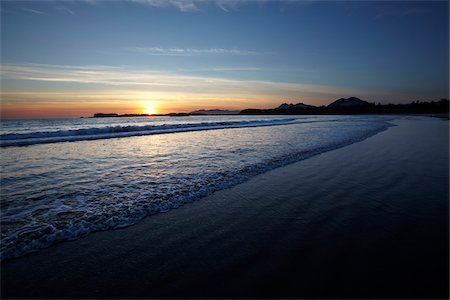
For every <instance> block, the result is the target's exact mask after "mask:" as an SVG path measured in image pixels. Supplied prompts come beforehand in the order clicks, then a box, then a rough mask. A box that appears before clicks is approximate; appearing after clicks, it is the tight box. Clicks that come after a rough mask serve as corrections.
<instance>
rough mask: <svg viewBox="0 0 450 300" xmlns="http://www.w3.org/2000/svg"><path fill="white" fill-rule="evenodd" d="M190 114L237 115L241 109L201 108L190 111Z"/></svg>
mask: <svg viewBox="0 0 450 300" xmlns="http://www.w3.org/2000/svg"><path fill="white" fill-rule="evenodd" d="M189 114H190V115H237V114H239V110H223V109H200V110H194V111H191V112H190V113H189Z"/></svg>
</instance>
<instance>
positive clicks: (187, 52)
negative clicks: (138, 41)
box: [128, 47, 258, 56]
mask: <svg viewBox="0 0 450 300" xmlns="http://www.w3.org/2000/svg"><path fill="white" fill-rule="evenodd" d="M128 50H129V51H133V52H137V53H141V54H146V55H160V56H201V55H256V54H258V53H257V52H255V51H250V50H242V49H238V48H231V49H224V48H204V49H198V48H159V47H132V48H128Z"/></svg>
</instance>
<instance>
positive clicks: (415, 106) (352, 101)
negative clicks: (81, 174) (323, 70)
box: [81, 97, 449, 119]
mask: <svg viewBox="0 0 450 300" xmlns="http://www.w3.org/2000/svg"><path fill="white" fill-rule="evenodd" d="M448 114H449V100H448V99H441V100H439V101H431V102H419V101H415V102H411V103H409V104H380V103H378V104H375V103H369V102H367V101H364V100H361V99H359V98H356V97H350V98H341V99H338V100H336V101H334V102H332V103H330V104H329V105H327V106H313V105H308V104H304V103H297V104H287V103H283V104H281V105H280V106H278V107H276V108H270V109H253V108H247V109H244V110H241V111H230V110H217V109H213V110H196V111H192V112H189V113H168V114H117V113H96V114H94V115H93V116H92V117H88V118H121V117H187V116H223V115H431V116H437V117H439V118H447V119H448ZM81 118H84V117H81Z"/></svg>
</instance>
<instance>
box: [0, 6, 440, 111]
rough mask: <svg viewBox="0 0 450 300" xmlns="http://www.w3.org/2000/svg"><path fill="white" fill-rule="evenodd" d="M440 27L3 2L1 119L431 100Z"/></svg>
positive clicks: (416, 14) (324, 10)
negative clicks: (150, 106) (343, 100)
mask: <svg viewBox="0 0 450 300" xmlns="http://www.w3.org/2000/svg"><path fill="white" fill-rule="evenodd" d="M448 22H449V7H448V2H447V1H436V2H431V1H428V2H420V1H398V2H392V1H375V2H371V1H355V2H345V1H331V2H326V1H233V0H229V1H192V0H186V1H182V0H179V1H162V0H136V1H100V0H90V1H2V2H1V25H2V26H1V28H2V29H1V42H2V43H1V55H2V56H1V63H2V114H4V115H5V114H6V115H9V114H12V115H14V113H16V114H17V111H18V108H20V109H19V110H21V111H24V110H25V111H30V112H33V111H34V112H39V114H44V115H45V112H46V111H48V115H52V116H53V115H55V114H56V115H57V114H58V111H60V112H61V113H60V114H61V115H70V113H69V114H68V112H67V110H69V109H71V110H72V111H74V113H75V112H76V113H80V112H82V113H89V111H90V110H92V109H94V108H95V109H101V108H102V107H105V108H106V107H111V106H114V105H116V107H118V108H120V109H122V111H124V112H131V111H133V110H136V108H137V107H141V106H142V105H145V103H147V102H153V103H154V104H155V106H157V107H159V110H160V111H161V112H163V111H164V112H168V111H188V110H190V109H197V108H228V109H239V108H247V107H261V108H262V107H274V106H277V105H279V104H280V103H282V102H286V101H287V102H306V103H310V104H316V105H321V104H328V103H330V102H331V101H333V100H335V99H336V98H339V97H348V96H358V97H360V98H363V99H366V100H368V101H371V102H382V103H388V102H392V103H403V102H410V101H414V100H436V99H439V98H443V97H448V84H449V75H448V70H449V58H448V55H449V29H448V28H449V23H448ZM83 105H84V106H83ZM5 111H6V113H5Z"/></svg>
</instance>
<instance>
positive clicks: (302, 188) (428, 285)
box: [1, 118, 449, 298]
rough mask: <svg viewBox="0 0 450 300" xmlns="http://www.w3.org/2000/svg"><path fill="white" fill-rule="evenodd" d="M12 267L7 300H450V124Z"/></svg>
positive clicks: (289, 169) (371, 145) (379, 139)
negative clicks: (449, 146)
mask: <svg viewBox="0 0 450 300" xmlns="http://www.w3.org/2000/svg"><path fill="white" fill-rule="evenodd" d="M395 123H396V124H398V125H399V126H396V127H392V128H390V129H389V130H387V131H385V132H382V133H380V134H378V135H376V136H374V137H371V138H369V139H367V140H365V141H362V142H360V143H357V144H353V145H350V146H347V147H344V148H341V149H338V150H334V151H331V152H327V153H324V154H321V155H318V156H315V157H313V158H310V159H308V160H305V161H302V162H298V163H295V164H292V165H289V166H286V167H283V168H279V169H276V170H273V171H270V172H267V173H265V174H262V175H259V176H257V177H255V178H253V179H252V180H250V181H248V182H247V183H244V184H241V185H239V186H236V187H234V188H231V189H228V190H224V191H220V192H217V193H215V194H213V195H212V196H210V197H207V198H204V199H202V200H200V201H197V202H195V203H192V204H188V205H185V206H183V207H181V208H179V209H176V210H172V211H170V212H168V213H165V214H159V215H155V216H151V217H149V218H147V219H145V220H144V221H142V222H141V223H140V224H138V225H136V226H132V227H129V228H126V229H120V230H115V231H108V232H98V233H94V234H91V235H89V236H87V237H85V238H82V239H79V240H76V241H73V242H66V243H61V244H58V245H56V246H54V247H51V248H48V249H45V250H42V251H40V252H38V253H34V254H31V255H28V256H25V257H22V258H18V259H14V260H10V261H6V262H3V263H2V270H1V271H2V274H1V282H2V297H3V298H23V297H25V298H105V297H106V298H171V297H177V298H180V297H181V298H183V297H190V298H217V297H222V298H223V297H225V298H249V297H250V298H330V297H331V298H448V295H449V293H448V287H449V286H448V279H449V277H448V270H449V269H448V266H449V259H448V249H449V248H448V241H449V240H448V233H449V229H448V228H449V227H448V224H449V223H448V221H449V219H448V214H449V203H448V197H449V190H448V187H449V186H448V184H449V183H448V182H449V173H448V172H449V149H448V133H449V132H448V121H443V120H439V119H435V118H423V119H422V120H409V121H408V120H402V121H396V122H395Z"/></svg>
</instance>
